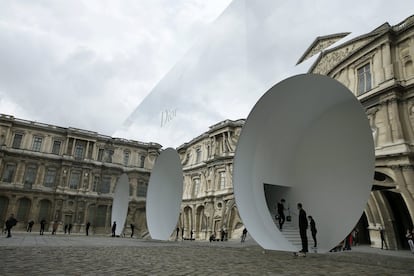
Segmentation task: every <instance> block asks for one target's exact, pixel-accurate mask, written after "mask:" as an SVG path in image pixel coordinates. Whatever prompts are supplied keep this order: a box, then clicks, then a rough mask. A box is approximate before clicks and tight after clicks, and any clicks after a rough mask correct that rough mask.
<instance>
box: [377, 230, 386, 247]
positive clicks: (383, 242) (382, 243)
mask: <svg viewBox="0 0 414 276" xmlns="http://www.w3.org/2000/svg"><path fill="white" fill-rule="evenodd" d="M378 231H379V232H380V237H381V249H384V245H385V249H386V250H388V245H387V243H386V241H385V230H384V227H381V226H380V227H379V228H378Z"/></svg>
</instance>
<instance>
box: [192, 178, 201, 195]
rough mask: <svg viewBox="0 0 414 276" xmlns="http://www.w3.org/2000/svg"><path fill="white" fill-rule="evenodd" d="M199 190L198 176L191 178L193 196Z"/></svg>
mask: <svg viewBox="0 0 414 276" xmlns="http://www.w3.org/2000/svg"><path fill="white" fill-rule="evenodd" d="M199 192H200V178H196V179H194V180H193V197H197V196H198V193H199Z"/></svg>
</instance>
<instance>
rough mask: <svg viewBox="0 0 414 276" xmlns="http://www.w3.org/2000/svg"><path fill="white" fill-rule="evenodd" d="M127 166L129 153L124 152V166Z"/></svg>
mask: <svg viewBox="0 0 414 276" xmlns="http://www.w3.org/2000/svg"><path fill="white" fill-rule="evenodd" d="M128 164H129V151H124V166H128Z"/></svg>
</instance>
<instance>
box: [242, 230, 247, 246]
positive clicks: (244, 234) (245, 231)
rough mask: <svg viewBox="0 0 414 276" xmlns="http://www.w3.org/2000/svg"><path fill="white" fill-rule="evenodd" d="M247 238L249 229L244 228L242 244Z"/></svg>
mask: <svg viewBox="0 0 414 276" xmlns="http://www.w3.org/2000/svg"><path fill="white" fill-rule="evenodd" d="M246 236H247V229H246V227H244V229H243V233H242V236H241V242H245V240H246Z"/></svg>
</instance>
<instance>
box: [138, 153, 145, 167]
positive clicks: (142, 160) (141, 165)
mask: <svg viewBox="0 0 414 276" xmlns="http://www.w3.org/2000/svg"><path fill="white" fill-rule="evenodd" d="M144 165H145V156H144V155H141V157H140V164H139V167H140V168H143V167H144Z"/></svg>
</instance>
